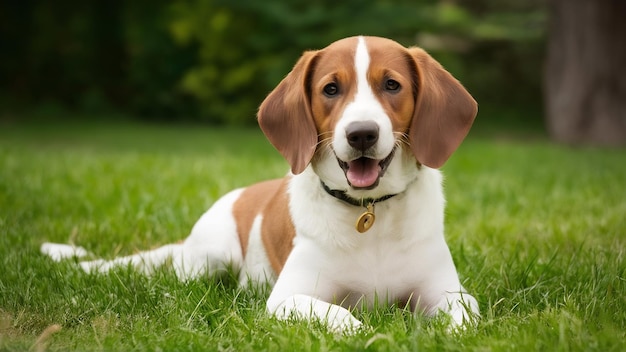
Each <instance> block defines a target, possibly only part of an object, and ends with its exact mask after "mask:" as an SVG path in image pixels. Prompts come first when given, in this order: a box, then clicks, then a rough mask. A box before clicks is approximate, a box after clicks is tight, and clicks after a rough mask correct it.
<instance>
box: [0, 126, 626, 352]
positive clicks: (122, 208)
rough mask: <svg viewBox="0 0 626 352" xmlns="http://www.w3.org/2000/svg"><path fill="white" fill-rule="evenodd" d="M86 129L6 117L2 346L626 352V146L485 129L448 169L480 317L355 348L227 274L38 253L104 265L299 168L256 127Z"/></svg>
mask: <svg viewBox="0 0 626 352" xmlns="http://www.w3.org/2000/svg"><path fill="white" fill-rule="evenodd" d="M86 120H89V119H88V118H85V121H78V120H77V121H73V122H53V121H45V120H42V121H39V122H35V121H31V122H20V123H17V122H13V123H11V122H6V121H5V122H0V258H2V270H0V350H19V351H24V350H29V349H31V350H43V349H44V348H47V350H49V351H56V350H60V351H67V350H80V351H89V350H114V351H131V350H132V351H141V350H146V351H159V350H160V351H176V350H209V351H212V350H232V351H252V350H255V351H256V350H271V351H309V350H310V351H325V350H345V351H355V350H377V351H378V350H380V351H402V350H407V351H408V350H410V351H415V350H422V351H434V350H446V351H448V350H450V351H453V350H460V351H467V350H480V351H528V350H533V351H534V350H537V351H556V350H564V351H569V350H574V351H577V350H584V351H587V350H597V351H623V350H626V260H625V256H626V253H625V252H626V150H624V149H622V150H603V149H590V148H568V147H563V146H556V145H553V144H551V143H550V142H548V141H547V140H546V139H545V138H543V137H541V136H540V135H539V136H536V135H534V134H531V135H526V136H525V137H523V138H521V137H519V136H518V137H513V138H511V137H510V136H508V137H506V136H504V137H503V136H499V135H496V134H494V133H493V131H490V132H487V133H481V126H480V125H478V126H476V131H475V132H473V133H472V135H471V136H470V138H469V139H468V140H466V142H465V143H464V144H463V145H462V146H461V148H460V150H459V151H458V152H457V153H456V154H455V155H454V156H453V158H452V159H451V160H450V161H449V162H448V164H446V166H445V167H444V173H445V175H446V182H445V183H446V194H447V199H448V207H447V219H446V230H447V239H448V243H449V245H450V249H451V251H452V254H453V257H454V258H455V261H456V264H457V267H458V270H459V273H460V275H461V278H462V281H463V283H464V285H465V287H466V288H467V289H468V290H469V291H470V292H471V293H472V294H473V295H474V296H475V297H476V298H477V299H478V300H479V302H480V307H481V312H482V319H481V321H480V323H479V324H478V325H477V326H476V327H475V328H471V329H468V330H467V331H464V332H455V333H447V332H445V329H444V327H443V326H442V324H441V323H440V321H438V320H437V319H434V320H429V319H426V318H424V317H421V316H413V315H412V314H411V313H409V312H407V311H404V310H401V309H395V308H394V307H380V308H379V309H374V310H371V311H365V312H360V313H357V316H358V317H359V318H360V319H361V320H362V321H364V322H366V323H367V324H368V325H370V326H372V329H371V330H368V331H363V332H361V333H358V334H356V335H354V336H345V337H344V336H335V335H333V334H331V333H329V332H327V331H326V330H325V329H324V328H323V327H322V326H319V324H315V323H306V322H281V321H277V320H275V319H273V318H271V317H268V316H267V315H266V314H265V311H264V301H265V298H266V297H267V294H268V289H267V288H264V287H260V288H256V289H248V290H241V289H239V288H238V287H237V283H236V281H235V280H233V279H232V278H230V277H225V278H220V279H217V278H205V279H203V280H196V281H190V282H184V283H181V282H178V281H177V280H176V277H175V275H174V273H173V272H172V271H171V270H169V269H168V268H163V269H162V270H159V271H158V272H157V273H156V274H155V275H154V276H153V277H145V276H142V275H139V274H137V273H135V272H133V271H132V270H128V269H120V270H117V271H115V272H113V273H110V274H106V275H94V274H85V273H83V272H82V271H81V270H79V269H78V268H77V266H76V265H75V264H74V263H73V262H71V261H70V262H65V263H54V262H52V261H51V260H49V259H48V258H46V257H44V256H43V255H41V254H39V246H40V245H41V243H42V242H44V241H52V242H61V243H75V244H77V245H81V246H83V247H85V248H87V249H88V250H89V251H91V252H92V253H94V254H95V255H96V256H99V257H105V258H112V257H114V256H116V255H122V254H130V253H133V252H135V251H136V250H139V249H146V248H151V247H156V246H158V245H162V244H166V243H169V242H173V241H178V240H180V239H182V238H184V237H185V236H186V235H187V233H188V231H189V230H190V229H191V226H192V225H193V224H194V222H195V220H196V219H197V218H198V217H199V216H200V215H201V214H202V213H203V212H204V211H205V210H206V209H207V208H208V207H209V206H210V205H211V204H212V203H213V202H214V201H215V200H216V199H217V198H218V197H219V196H220V195H222V194H224V193H225V192H227V191H228V190H230V189H232V188H235V187H240V186H244V185H247V184H250V183H253V182H256V181H259V180H263V179H268V178H274V177H280V176H282V175H283V174H284V173H285V172H286V170H287V165H286V163H285V162H284V161H283V160H282V159H281V157H280V156H279V155H278V153H277V152H275V151H274V150H273V149H272V147H271V146H270V145H269V143H268V142H266V140H265V138H264V137H263V135H262V134H260V132H259V131H258V130H257V129H250V130H235V129H216V128H210V127H198V126H179V125H147V124H141V123H132V122H125V121H116V122H110V123H105V122H98V121H86ZM55 324H57V325H58V326H54V325H55ZM59 327H60V328H61V329H60V330H59V331H58V332H56V333H50V330H51V329H55V328H59ZM47 328H48V332H47V333H44V334H43V335H45V336H42V333H43V332H44V330H46V329H47ZM38 338H42V341H40V342H36V341H37V339H38Z"/></svg>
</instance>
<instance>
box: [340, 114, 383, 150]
mask: <svg viewBox="0 0 626 352" xmlns="http://www.w3.org/2000/svg"><path fill="white" fill-rule="evenodd" d="M346 138H347V139H348V144H350V146H351V147H352V148H355V149H358V150H361V151H365V150H367V148H369V147H371V146H373V145H374V144H376V142H377V141H378V125H377V124H376V123H375V122H373V121H356V122H351V123H350V124H348V126H347V127H346Z"/></svg>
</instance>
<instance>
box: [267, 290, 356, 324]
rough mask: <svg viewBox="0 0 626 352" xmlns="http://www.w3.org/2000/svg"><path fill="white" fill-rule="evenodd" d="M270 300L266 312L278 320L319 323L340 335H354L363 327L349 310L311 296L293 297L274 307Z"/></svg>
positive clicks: (299, 295) (298, 295)
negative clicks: (294, 319)
mask: <svg viewBox="0 0 626 352" xmlns="http://www.w3.org/2000/svg"><path fill="white" fill-rule="evenodd" d="M271 298H272V297H270V300H269V301H268V306H267V308H268V311H269V312H270V313H272V314H274V315H275V316H276V317H277V318H279V319H289V318H296V319H300V320H310V321H319V322H321V323H323V324H325V325H326V326H327V327H328V329H329V330H330V331H332V332H334V333H341V334H354V333H356V332H357V331H358V330H359V329H361V328H362V325H363V323H361V322H360V321H359V320H358V319H357V318H355V317H354V316H353V315H352V313H350V311H349V310H347V309H345V308H343V307H341V306H339V305H336V304H332V303H328V302H325V301H322V300H320V299H317V298H314V297H311V296H307V295H301V294H297V295H293V296H291V297H289V298H287V299H285V300H283V301H282V302H280V303H279V304H277V305H276V306H274V305H273V303H274V301H273V300H272V299H271Z"/></svg>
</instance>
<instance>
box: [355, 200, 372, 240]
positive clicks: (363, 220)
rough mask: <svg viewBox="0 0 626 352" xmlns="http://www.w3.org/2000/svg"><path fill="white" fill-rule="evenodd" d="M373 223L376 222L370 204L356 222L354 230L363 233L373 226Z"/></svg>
mask: <svg viewBox="0 0 626 352" xmlns="http://www.w3.org/2000/svg"><path fill="white" fill-rule="evenodd" d="M374 221H376V216H375V215H374V204H373V203H370V204H368V205H367V210H366V211H365V212H364V213H363V214H361V216H359V218H358V219H357V220H356V230H357V231H359V232H360V233H363V232H365V231H367V230H369V229H370V227H372V225H374Z"/></svg>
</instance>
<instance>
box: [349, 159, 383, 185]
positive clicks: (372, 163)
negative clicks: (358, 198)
mask: <svg viewBox="0 0 626 352" xmlns="http://www.w3.org/2000/svg"><path fill="white" fill-rule="evenodd" d="M379 172H380V166H379V165H378V160H374V159H369V158H359V159H356V160H352V161H350V162H348V172H346V177H347V178H348V182H350V184H351V185H352V187H359V188H365V187H370V186H371V185H373V184H374V183H376V180H378V174H379Z"/></svg>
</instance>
